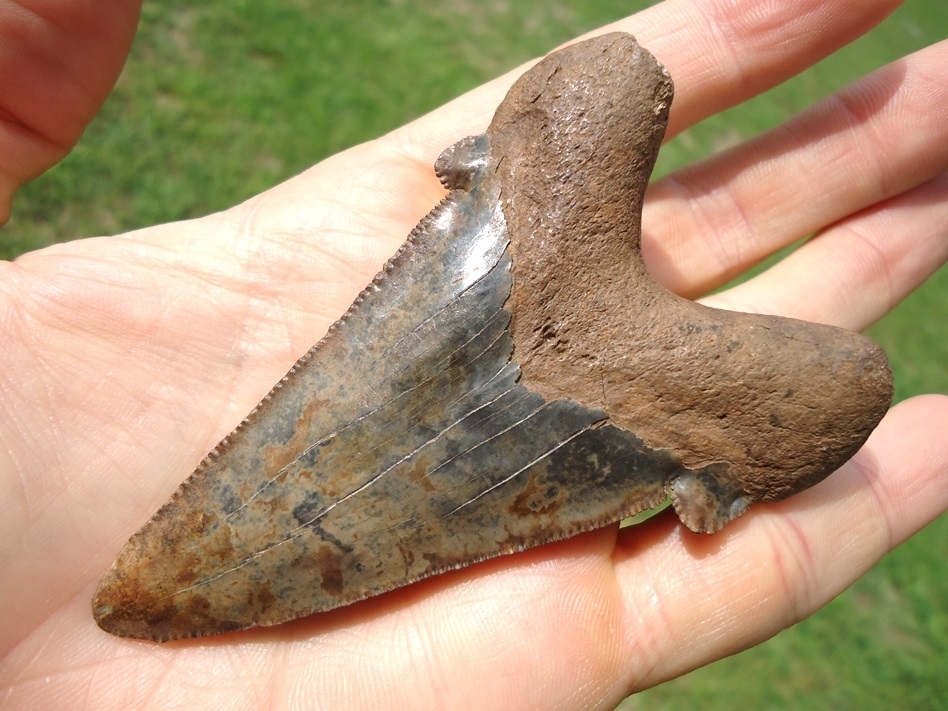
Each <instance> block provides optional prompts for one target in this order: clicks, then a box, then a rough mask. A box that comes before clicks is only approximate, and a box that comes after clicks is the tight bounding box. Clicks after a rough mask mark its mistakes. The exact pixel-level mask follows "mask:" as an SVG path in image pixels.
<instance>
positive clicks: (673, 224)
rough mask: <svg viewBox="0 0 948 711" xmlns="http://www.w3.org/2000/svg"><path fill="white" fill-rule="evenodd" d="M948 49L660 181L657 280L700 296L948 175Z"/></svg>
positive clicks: (651, 204)
mask: <svg viewBox="0 0 948 711" xmlns="http://www.w3.org/2000/svg"><path fill="white" fill-rule="evenodd" d="M946 62H948V42H942V43H940V44H938V45H935V46H933V47H929V48H927V49H925V50H922V51H920V52H917V53H916V54H913V55H911V56H909V57H906V58H905V59H902V60H899V61H898V62H894V63H893V64H890V65H889V66H887V67H884V68H883V69H881V70H879V71H877V72H874V73H873V74H871V75H869V76H868V77H865V78H864V79H862V80H861V81H858V82H856V83H855V84H853V85H851V86H849V87H847V88H845V89H843V90H842V91H840V92H838V93H837V94H835V95H833V96H831V97H829V98H828V99H826V100H824V101H822V102H820V103H819V104H817V105H816V106H814V107H813V108H811V109H810V110H808V111H806V112H804V113H803V114H800V115H799V116H797V117H796V118H794V119H792V120H791V121H788V122H787V123H785V124H783V125H782V126H779V127H778V128H776V129H774V130H772V131H769V132H767V133H765V134H763V135H761V136H759V137H758V138H757V139H755V140H752V141H750V142H748V143H745V144H743V145H741V146H739V147H736V148H734V149H732V150H730V151H727V152H725V153H722V154H719V155H717V156H714V157H712V158H710V159H708V160H706V161H703V162H701V163H699V164H697V165H695V166H692V167H689V168H686V169H684V170H681V171H678V172H677V173H674V174H672V175H669V176H667V177H666V178H664V179H662V180H659V181H657V182H656V183H655V184H653V185H652V186H651V187H650V189H649V195H648V199H647V201H646V208H645V211H644V216H643V221H644V232H645V234H644V236H643V248H644V250H645V256H646V259H647V260H648V262H649V268H650V270H651V272H652V274H653V275H654V276H655V278H656V279H658V280H659V281H660V282H661V283H663V284H665V285H666V286H668V287H669V288H670V289H672V290H673V291H675V292H677V293H680V294H684V295H688V296H695V295H698V294H701V293H705V292H707V291H708V290H710V289H712V288H714V287H716V286H718V285H720V284H722V283H725V282H726V281H728V280H730V279H731V278H733V277H734V276H736V275H738V274H740V273H742V272H743V271H745V270H746V269H748V268H749V267H750V266H752V265H754V264H756V263H757V262H758V261H760V260H761V259H762V258H764V257H765V256H767V255H768V254H771V253H773V252H775V251H777V250H778V249H780V248H782V247H784V246H786V245H788V244H791V243H793V242H795V241H796V240H798V239H800V238H801V237H804V236H806V235H808V234H812V233H813V232H815V231H817V230H819V229H822V228H823V227H825V226H827V225H829V224H832V223H834V222H837V221H838V220H841V219H843V218H845V217H846V216H848V215H850V214H852V213H855V212H857V211H859V210H862V209H864V208H867V207H869V206H871V205H874V204H876V203H877V202H879V201H881V200H884V199H886V198H890V197H892V196H894V195H898V194H899V193H901V192H903V191H906V190H909V189H911V188H913V187H915V186H917V185H920V184H922V183H924V182H926V181H928V180H930V179H931V178H933V177H934V176H936V175H939V174H941V173H943V172H944V171H945V170H948V81H945V79H944V66H945V63H946Z"/></svg>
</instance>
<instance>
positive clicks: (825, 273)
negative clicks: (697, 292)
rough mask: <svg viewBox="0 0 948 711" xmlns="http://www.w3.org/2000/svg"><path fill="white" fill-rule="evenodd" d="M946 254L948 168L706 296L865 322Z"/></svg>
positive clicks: (815, 317) (725, 304)
mask: <svg viewBox="0 0 948 711" xmlns="http://www.w3.org/2000/svg"><path fill="white" fill-rule="evenodd" d="M946 260H948V173H943V174H942V175H940V176H938V177H937V178H935V179H933V180H930V181H929V182H927V183H925V184H924V185H921V186H919V187H917V188H915V189H914V190H910V191H909V192H907V193H904V194H902V195H898V196H896V197H895V198H892V199H890V200H887V201H885V202H883V203H881V204H879V205H876V206H873V207H872V208H870V209H868V210H866V211H864V212H861V213H859V214H857V215H855V216H853V217H852V218H849V219H845V220H843V221H841V222H839V223H837V224H835V225H832V226H831V227H829V228H827V229H826V230H824V231H823V232H821V233H820V234H819V235H817V236H816V237H815V238H814V239H812V240H810V241H809V242H807V243H806V244H805V245H803V246H802V247H800V249H798V250H796V251H795V252H794V253H793V254H791V255H790V256H788V257H786V258H785V259H783V260H782V261H781V262H779V263H778V264H777V265H775V266H773V267H771V268H770V269H768V270H767V271H766V272H764V273H763V274H761V275H759V276H757V277H755V278H753V279H751V280H749V281H747V282H745V283H743V284H741V285H739V286H737V287H734V288H732V289H729V290H727V291H726V292H722V293H721V294H716V295H714V296H712V297H709V298H708V299H704V300H703V301H704V302H705V303H707V304H709V305H711V306H717V307H719V308H725V309H731V310H733V311H750V312H755V313H769V314H780V315H782V316H791V317H793V318H799V319H804V320H806V321H817V322H820V323H828V324H833V325H835V326H842V327H843V328H848V329H851V330H854V331H861V330H863V329H864V328H866V327H868V326H869V325H871V324H872V323H874V322H875V321H877V320H878V319H879V318H881V317H882V316H884V315H885V314H886V313H888V312H889V311H891V310H892V309H893V308H894V307H895V306H896V304H898V303H899V302H900V301H901V300H902V299H904V298H905V297H906V296H908V295H909V293H911V292H912V291H913V290H914V289H915V288H917V287H918V286H920V285H921V284H922V282H924V281H925V280H926V279H927V278H928V277H929V276H931V275H932V274H933V273H934V272H935V271H936V270H937V269H938V268H939V267H940V266H941V265H943V264H944V263H945V262H946Z"/></svg>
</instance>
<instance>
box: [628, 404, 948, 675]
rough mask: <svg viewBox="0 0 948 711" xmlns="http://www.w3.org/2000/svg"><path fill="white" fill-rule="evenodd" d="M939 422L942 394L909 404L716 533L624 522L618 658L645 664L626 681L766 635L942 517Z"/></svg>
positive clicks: (947, 480) (945, 486)
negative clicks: (794, 490)
mask: <svg viewBox="0 0 948 711" xmlns="http://www.w3.org/2000/svg"><path fill="white" fill-rule="evenodd" d="M946 421H948V397H944V396H938V395H929V396H924V397H918V398H914V399H912V400H907V401H905V402H903V403H901V404H900V405H898V406H896V407H895V408H893V409H892V411H891V412H890V413H889V414H888V415H887V416H886V418H885V419H884V420H883V421H882V423H881V424H880V425H879V427H878V428H877V429H876V431H875V432H873V434H872V436H871V437H870V439H869V441H868V442H867V443H866V445H865V446H864V447H863V449H862V450H861V451H860V452H859V453H858V454H857V455H856V456H855V457H854V458H853V459H852V460H851V461H850V462H849V463H847V464H846V465H844V466H843V467H842V468H841V469H840V470H839V471H837V472H836V473H834V474H833V475H832V476H831V477H829V478H828V479H826V480H825V481H824V482H822V483H821V484H819V485H817V486H815V487H813V488H812V489H809V490H807V491H806V492H803V493H802V494H799V495H797V496H795V497H793V498H791V499H788V500H787V501H784V502H781V503H779V504H772V505H766V506H764V505H758V507H757V509H756V510H752V511H751V513H750V514H748V516H747V517H746V518H745V519H743V520H741V521H737V522H735V523H734V524H732V525H731V526H732V527H731V529H730V530H727V529H725V531H723V532H722V533H720V534H717V535H716V536H714V537H703V538H702V537H698V536H695V535H693V534H690V533H687V532H685V531H683V530H682V529H680V527H667V529H666V530H665V531H664V537H663V538H662V539H661V540H660V541H659V542H658V543H657V544H656V545H653V546H651V547H647V548H641V547H640V546H638V543H637V541H638V539H637V538H636V532H635V530H634V529H632V530H630V529H624V530H623V531H622V532H621V533H620V541H619V547H618V548H617V574H618V576H619V582H620V585H621V586H622V587H623V589H624V591H625V594H626V610H627V615H628V620H629V626H628V627H627V629H626V640H627V650H626V652H625V653H626V654H627V655H630V657H629V658H631V659H640V660H641V659H645V660H647V661H648V662H650V663H651V665H652V668H651V671H647V672H646V673H645V675H644V676H640V677H635V678H632V679H630V686H631V687H632V688H635V689H638V688H644V687H646V686H651V685H654V684H657V683H659V682H661V681H663V680H666V679H669V678H671V677H673V676H676V675H678V674H682V673H684V672H686V671H689V670H691V669H694V668H697V667H699V666H701V665H703V664H707V663H709V662H710V661H712V660H714V659H718V658H721V657H723V656H726V655H728V654H733V653H735V652H737V651H740V650H741V649H745V648H747V647H750V646H753V645H754V644H757V643H759V642H761V641H763V640H765V639H767V638H769V637H771V636H772V635H774V634H775V633H777V632H779V631H780V630H781V629H784V628H786V627H789V626H790V625H792V624H794V623H795V622H797V621H799V620H801V619H803V618H805V617H807V616H808V615H810V614H812V613H813V612H815V611H816V610H817V609H819V608H820V607H822V606H823V605H825V604H826V603H827V602H828V601H829V600H831V599H832V598H833V597H834V596H836V595H837V594H839V593H840V592H841V591H842V590H844V589H845V588H846V587H847V586H849V585H850V584H851V583H852V582H854V581H855V580H856V579H857V578H858V577H859V576H861V575H862V574H863V573H865V572H866V571H867V570H868V569H869V568H870V567H871V566H872V565H873V564H874V563H875V562H876V561H878V560H879V559H880V558H881V557H882V556H883V555H884V554H885V553H886V552H888V551H889V550H891V549H892V548H894V547H895V546H897V545H898V544H899V543H901V542H902V541H904V540H905V539H906V538H908V537H909V536H911V535H912V534H914V533H915V532H917V531H918V530H919V529H921V528H922V527H923V526H925V525H926V524H927V523H929V522H931V521H932V520H933V519H935V518H936V517H937V516H939V515H940V514H942V513H943V512H944V511H945V510H946V508H948V439H945V437H944V422H946ZM637 546H638V547H637ZM682 581H687V584H686V585H682V584H681V582H682Z"/></svg>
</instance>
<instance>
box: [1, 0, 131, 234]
mask: <svg viewBox="0 0 948 711" xmlns="http://www.w3.org/2000/svg"><path fill="white" fill-rule="evenodd" d="M140 10H141V1H140V0H122V1H121V2H109V3H97V2H58V3H50V2H43V1H42V0H16V2H11V1H10V0H0V28H2V29H0V32H2V35H0V36H2V40H3V41H2V43H0V77H2V83H0V87H2V94H0V227H2V226H3V225H4V224H5V223H6V221H7V219H9V217H10V203H11V201H12V199H13V194H14V193H15V192H16V191H17V190H18V189H19V188H20V186H22V185H23V184H24V183H26V182H27V181H29V180H32V179H33V178H35V177H36V176H37V175H39V174H40V173H42V172H43V171H44V170H47V169H48V168H50V167H52V166H53V165H55V164H56V163H57V162H59V161H60V160H62V158H63V157H64V156H65V155H66V154H67V153H69V151H70V150H71V149H72V147H73V146H74V145H75V144H76V141H78V140H79V137H80V136H81V135H82V131H83V130H84V129H85V127H86V124H88V123H89V121H91V120H92V117H93V116H95V113H96V111H98V110H99V107H100V106H101V105H102V102H103V101H105V97H106V96H107V95H108V93H109V91H110V90H111V89H112V85H113V84H115V80H116V79H117V78H118V75H119V72H120V71H121V69H122V65H123V64H124V63H125V57H126V56H127V55H128V50H129V47H130V46H131V44H132V38H133V37H134V36H135V27H136V26H137V25H138V15H139V12H140Z"/></svg>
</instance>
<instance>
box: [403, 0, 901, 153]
mask: <svg viewBox="0 0 948 711" xmlns="http://www.w3.org/2000/svg"><path fill="white" fill-rule="evenodd" d="M898 5H899V2H897V1H896V0H872V1H871V2H862V3H859V4H858V6H854V5H853V4H852V3H849V2H845V0H831V1H828V2H827V1H825V0H824V1H822V2H821V1H820V0H801V1H800V2H795V3H760V2H759V0H736V1H731V2H720V1H716V0H666V2H662V3H659V4H658V5H655V6H653V7H651V8H649V9H647V10H644V11H642V12H639V13H637V14H635V15H632V16H631V17H628V18H625V19H623V20H620V21H619V22H616V23H613V24H611V25H608V26H606V27H602V28H600V29H598V30H596V31H595V32H593V33H590V34H589V35H585V36H586V37H588V36H592V35H596V34H602V33H604V32H610V31H623V32H628V33H631V34H632V35H634V36H635V37H636V38H637V39H638V40H639V42H640V43H641V44H642V46H644V47H646V48H647V49H649V51H651V52H652V53H653V54H654V55H655V56H656V57H657V58H658V59H659V60H660V61H661V62H663V63H664V64H665V66H666V67H668V70H669V72H670V73H671V76H672V78H673V80H674V82H675V101H674V104H673V106H672V112H671V121H670V126H669V135H674V134H675V133H677V132H679V131H681V130H682V129H684V128H685V127H687V126H689V125H691V124H694V123H696V122H698V121H700V120H701V119H702V118H705V117H706V116H709V115H711V114H714V113H717V112H718V111H720V110H722V109H724V108H726V107H728V106H733V105H735V104H738V103H740V102H741V101H743V100H745V99H747V98H749V97H751V96H755V95H756V94H758V93H760V92H761V91H763V90H765V89H767V88H769V87H771V86H774V85H776V84H779V83H780V82H782V81H784V80H786V79H788V78H790V77H791V76H793V75H794V74H796V73H798V72H800V71H801V70H803V69H804V68H806V67H808V66H809V65H811V64H813V63H815V62H816V61H818V60H819V59H822V58H823V57H825V56H827V55H829V54H831V53H832V52H834V51H835V50H836V49H838V48H840V47H842V46H844V45H845V44H847V43H849V42H851V41H852V40H853V39H855V38H856V37H858V36H860V35H862V34H864V33H865V32H867V31H868V30H869V29H871V28H872V27H873V26H875V25H876V24H878V23H879V22H880V21H881V20H882V19H883V18H885V17H886V15H888V14H889V13H890V12H892V10H894V9H895V8H896V7H897V6H898ZM578 39H582V38H577V40H578ZM528 66H529V65H524V66H521V67H518V68H517V69H515V70H513V71H511V72H509V73H507V74H505V75H504V76H502V77H500V78H498V79H496V80H494V81H492V82H490V83H488V84H485V85H484V86H481V87H479V88H478V89H475V90H474V91H471V92H469V93H468V94H465V95H464V96H462V97H460V98H459V99H456V100H455V101H453V102H451V103H449V104H447V105H446V106H444V107H442V108H441V109H438V110H437V111H434V112H432V113H431V114H428V115H427V116H425V117H422V118H421V119H419V120H418V121H415V122H413V123H411V124H409V125H408V126H405V127H403V128H402V129H399V130H398V131H395V132H394V133H392V134H390V135H389V140H394V141H396V142H397V143H398V144H399V145H401V146H403V148H404V150H405V151H406V154H407V155H409V156H411V157H412V159H414V160H418V161H420V162H422V163H423V164H425V165H430V163H431V162H432V160H433V159H434V158H435V157H436V156H437V155H438V153H440V151H441V150H443V149H444V148H446V147H447V146H449V145H450V144H451V143H453V142H454V141H456V140H458V139H459V138H461V137H463V136H466V135H470V134H474V133H481V132H483V131H484V129H485V128H486V127H487V124H488V123H489V122H490V119H491V116H492V115H493V112H494V109H495V108H496V107H497V105H498V104H499V103H500V101H501V100H502V99H503V97H504V94H505V93H506V92H507V89H509V88H510V85H511V84H512V83H513V82H514V80H515V79H516V78H517V77H519V76H520V75H521V74H522V73H523V72H524V71H525V70H526V69H527V67H528Z"/></svg>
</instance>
